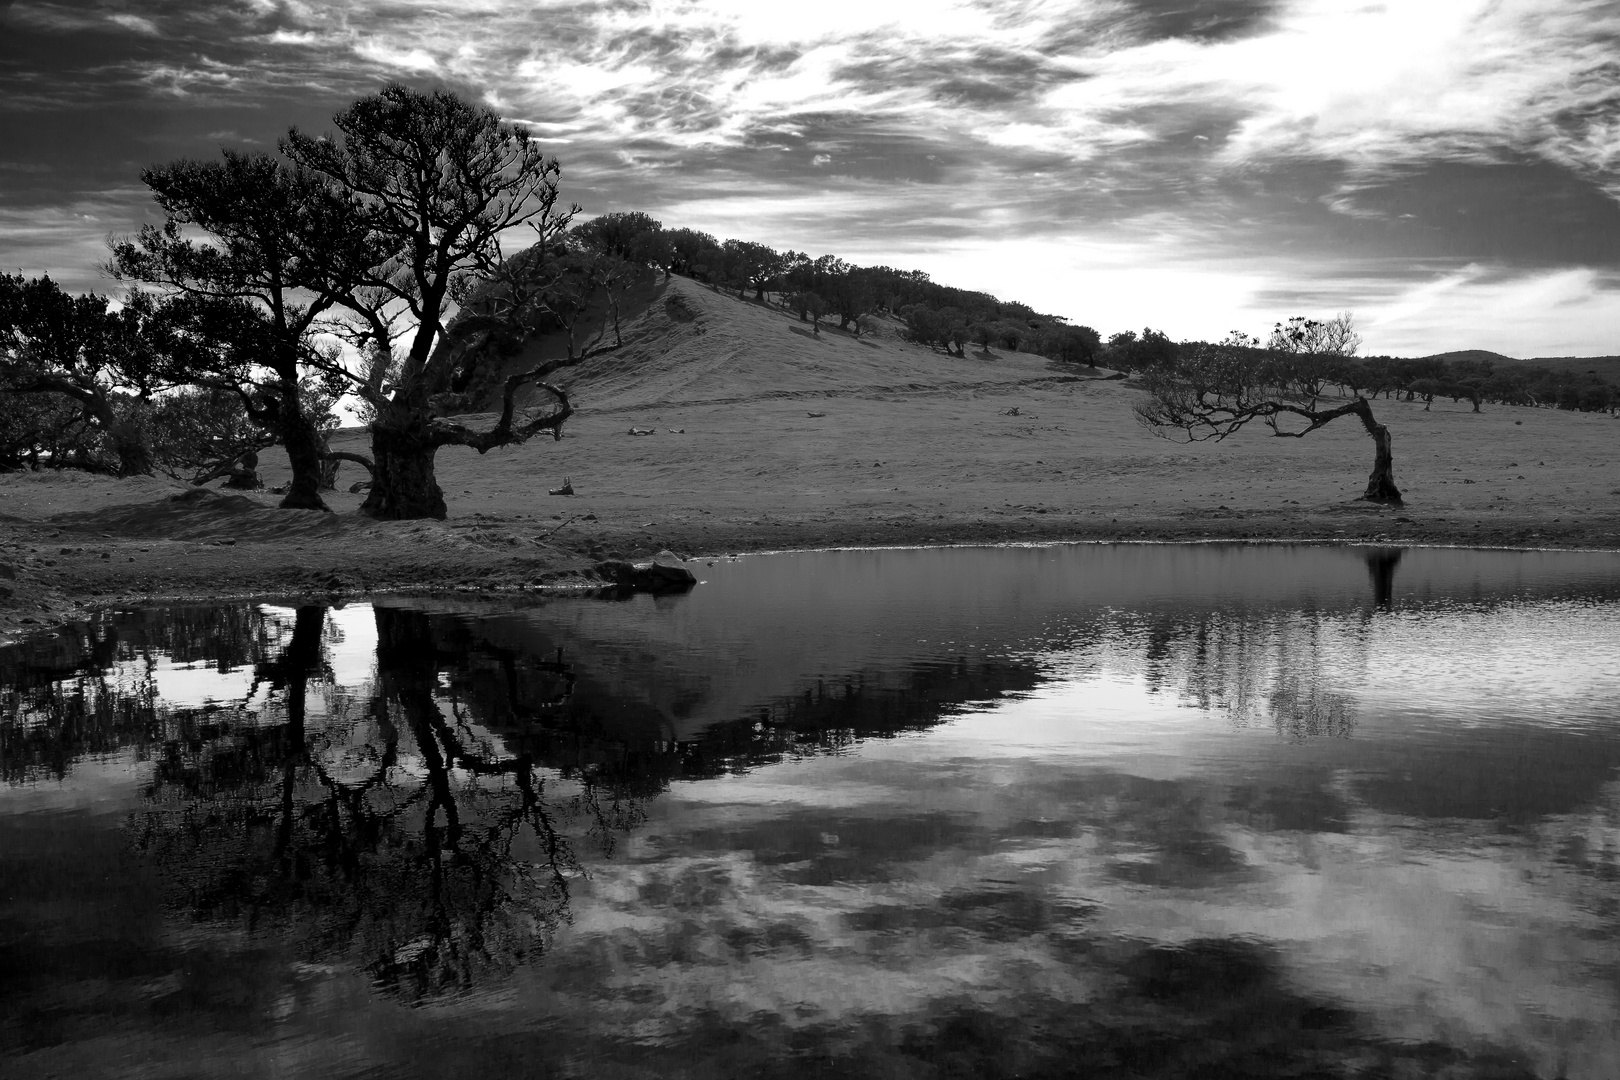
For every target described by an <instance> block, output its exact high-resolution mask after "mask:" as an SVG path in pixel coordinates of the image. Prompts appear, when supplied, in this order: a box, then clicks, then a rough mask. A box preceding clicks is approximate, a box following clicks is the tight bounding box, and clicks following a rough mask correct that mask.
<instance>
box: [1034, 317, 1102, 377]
mask: <svg viewBox="0 0 1620 1080" xmlns="http://www.w3.org/2000/svg"><path fill="white" fill-rule="evenodd" d="M1101 348H1102V336H1101V335H1100V334H1098V333H1097V331H1095V330H1093V329H1092V328H1091V327H1089V326H1062V325H1053V326H1049V327H1046V328H1044V329H1042V330H1039V331H1037V332H1036V334H1035V349H1036V351H1037V352H1039V353H1041V354H1042V355H1043V356H1049V357H1051V358H1052V359H1054V360H1059V361H1062V362H1063V363H1065V364H1086V365H1089V366H1090V367H1096V366H1097V353H1098V351H1099V350H1101Z"/></svg>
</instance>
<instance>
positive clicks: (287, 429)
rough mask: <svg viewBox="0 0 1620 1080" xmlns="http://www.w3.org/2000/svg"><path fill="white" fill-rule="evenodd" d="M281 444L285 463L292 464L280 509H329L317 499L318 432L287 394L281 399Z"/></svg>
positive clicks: (318, 481) (295, 398) (296, 399)
mask: <svg viewBox="0 0 1620 1080" xmlns="http://www.w3.org/2000/svg"><path fill="white" fill-rule="evenodd" d="M280 404H281V417H280V419H281V423H280V424H278V425H277V426H278V427H279V428H280V429H281V430H280V432H279V433H278V434H280V436H281V445H282V446H283V447H285V448H286V451H287V462H288V464H290V465H291V466H292V481H291V482H290V483H289V484H288V485H287V494H286V495H285V496H284V497H283V498H282V500H281V508H282V509H283V510H325V511H327V512H330V511H331V507H329V506H327V505H326V503H325V502H324V501H322V499H321V468H322V465H323V464H324V462H323V461H322V460H321V454H322V451H323V450H324V447H322V446H321V441H322V440H321V436H320V432H318V431H316V430H315V425H314V424H312V423H310V420H309V417H308V416H306V415H304V410H303V402H302V401H300V400H299V399H298V398H297V397H296V396H294V397H291V398H289V397H287V396H286V395H285V394H283V396H282V399H281V403H280Z"/></svg>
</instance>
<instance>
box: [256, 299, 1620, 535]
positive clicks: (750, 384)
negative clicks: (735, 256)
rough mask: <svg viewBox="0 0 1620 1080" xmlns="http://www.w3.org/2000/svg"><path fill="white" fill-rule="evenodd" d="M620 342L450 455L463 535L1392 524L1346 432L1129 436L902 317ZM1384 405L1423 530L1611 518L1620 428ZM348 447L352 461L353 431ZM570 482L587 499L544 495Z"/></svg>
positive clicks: (448, 469) (1025, 363)
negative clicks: (511, 427)
mask: <svg viewBox="0 0 1620 1080" xmlns="http://www.w3.org/2000/svg"><path fill="white" fill-rule="evenodd" d="M624 330H625V341H626V345H625V347H624V349H622V350H620V351H619V352H616V353H611V354H607V355H604V356H601V357H598V358H596V359H595V360H593V361H590V362H589V363H587V364H585V365H584V366H582V367H581V368H578V369H575V370H572V371H569V372H567V373H566V377H565V378H564V379H563V380H562V381H563V382H564V384H565V385H566V387H567V388H568V389H569V391H570V392H571V393H572V394H573V396H574V400H575V402H576V405H577V406H578V408H579V413H578V415H577V416H576V417H575V418H574V419H573V420H571V421H570V422H569V424H568V426H567V428H566V437H565V438H564V439H563V440H562V441H561V442H552V441H551V440H549V439H546V440H536V441H534V442H531V443H529V444H526V445H524V446H519V447H512V448H508V449H503V450H495V451H491V452H490V453H489V454H487V455H484V456H482V457H481V456H479V455H477V454H474V453H471V452H468V451H462V450H457V449H447V450H446V451H444V452H443V453H441V454H440V455H439V459H438V461H439V471H440V479H441V483H442V484H443V486H444V489H445V496H446V499H447V500H448V502H449V504H450V513H451V516H452V518H453V519H465V518H466V517H468V516H471V515H474V514H482V515H484V516H485V519H486V520H488V519H512V518H514V517H518V516H522V517H524V518H532V519H533V520H536V521H542V522H543V521H546V520H551V521H553V522H554V523H555V524H560V523H561V522H563V521H566V520H568V519H569V518H571V517H572V518H579V519H584V515H586V514H594V515H595V519H594V520H591V521H589V522H588V523H585V522H583V520H582V521H576V522H575V523H574V524H570V525H566V526H563V531H562V532H560V533H559V534H558V539H559V540H568V539H569V538H571V537H572V538H577V540H578V541H579V542H580V543H583V544H585V545H586V546H587V547H588V546H589V544H590V543H591V542H592V541H591V537H593V536H601V537H606V539H604V540H603V541H601V542H602V543H606V544H609V545H613V544H617V545H619V546H621V547H623V548H625V549H627V550H628V549H629V548H631V547H636V546H641V547H645V546H648V545H652V546H654V548H655V549H656V546H657V545H659V544H663V543H669V544H677V543H678V544H682V545H685V546H686V547H687V548H688V549H692V550H725V549H727V548H736V547H752V546H761V545H763V546H780V547H787V546H794V545H802V544H812V545H813V544H820V543H860V542H871V543H877V542H898V541H903V540H918V541H926V540H928V539H930V538H933V539H937V540H946V539H1007V538H1019V537H1033V536H1061V535H1075V536H1094V535H1103V534H1116V535H1136V536H1139V535H1165V536H1169V535H1209V534H1215V535H1315V536H1332V535H1360V534H1365V533H1366V532H1367V530H1369V529H1374V530H1376V529H1379V528H1385V527H1387V525H1386V526H1380V525H1379V524H1378V521H1379V520H1386V521H1387V520H1388V519H1391V518H1393V517H1394V516H1396V515H1395V514H1392V513H1389V512H1384V511H1377V510H1375V509H1373V508H1371V507H1369V506H1368V505H1367V504H1365V503H1359V502H1356V501H1355V497H1356V496H1357V495H1358V494H1359V493H1360V492H1361V490H1362V488H1363V487H1364V485H1365V483H1366V476H1367V471H1368V469H1369V468H1370V467H1371V464H1372V444H1371V442H1370V441H1369V440H1368V439H1367V438H1366V436H1365V435H1363V434H1362V432H1361V430H1360V428H1359V427H1357V426H1355V425H1354V424H1351V423H1339V424H1334V425H1331V426H1330V427H1328V428H1325V429H1323V430H1322V431H1320V432H1317V433H1315V434H1313V435H1312V436H1310V437H1309V438H1307V439H1300V440H1295V439H1276V438H1270V437H1268V435H1267V433H1266V431H1265V429H1264V428H1260V427H1256V428H1254V429H1252V430H1245V431H1244V432H1242V433H1241V434H1240V435H1238V436H1236V437H1234V438H1232V439H1229V440H1227V441H1226V442H1223V443H1202V444H1196V445H1189V444H1187V443H1185V442H1175V441H1171V440H1167V439H1163V438H1160V437H1158V436H1156V435H1155V434H1154V433H1152V432H1150V431H1147V430H1145V429H1143V428H1142V427H1141V426H1140V425H1138V424H1137V423H1136V421H1135V418H1134V416H1133V415H1132V412H1131V404H1132V401H1133V400H1134V397H1135V395H1136V391H1135V390H1134V389H1132V388H1131V386H1130V385H1129V384H1128V383H1126V382H1124V381H1115V380H1110V379H1108V378H1107V376H1108V375H1110V374H1111V373H1110V372H1107V371H1103V370H1092V369H1084V368H1082V369H1077V370H1061V369H1059V368H1058V367H1057V366H1055V365H1052V364H1050V363H1048V362H1047V361H1045V360H1043V359H1041V358H1040V357H1036V356H1031V355H1029V354H1026V353H1003V352H1000V351H995V352H991V353H987V354H980V353H978V351H977V350H976V348H975V347H973V346H969V348H968V355H967V357H966V358H956V357H950V356H946V355H944V354H943V353H937V352H934V351H932V350H930V349H927V348H924V347H921V346H917V345H913V344H910V343H908V342H904V341H901V340H899V338H898V326H897V325H896V324H892V323H891V324H886V325H884V326H883V327H881V328H880V330H879V332H878V334H877V335H875V337H873V338H871V339H866V338H863V339H860V340H857V339H856V338H854V337H853V336H851V335H848V334H842V333H839V332H838V331H836V330H830V329H825V328H824V329H823V330H822V333H821V335H820V337H819V338H817V337H815V336H813V335H812V334H811V332H810V329H809V328H808V326H806V325H803V324H801V323H799V322H798V320H797V318H796V317H795V316H793V315H791V314H789V313H786V312H783V311H781V310H779V309H776V308H774V307H769V306H765V305H761V304H757V303H754V302H753V301H751V300H738V299H737V298H736V296H735V295H734V294H729V293H721V292H715V291H713V290H711V289H709V288H708V287H707V286H704V285H701V284H699V283H697V282H694V281H691V280H689V279H686V278H680V277H677V278H674V279H673V280H671V281H669V282H667V283H666V282H659V283H657V285H656V287H655V290H654V292H652V293H650V294H649V296H648V297H647V299H646V303H645V304H644V305H643V306H642V309H641V311H640V313H639V314H637V315H636V316H635V317H634V318H633V319H630V320H627V321H626V323H625V327H624ZM552 344H554V343H551V344H548V343H546V342H537V343H535V344H534V345H533V347H532V348H533V350H534V351H533V352H532V354H528V355H525V356H523V357H519V358H516V359H515V361H514V362H517V363H527V362H532V361H533V360H534V359H536V358H538V356H539V355H540V354H541V353H542V352H543V350H545V349H547V348H550V347H552ZM1376 408H1377V415H1378V418H1379V419H1380V420H1381V421H1382V422H1383V423H1385V424H1387V425H1388V426H1389V427H1390V429H1391V430H1392V432H1393V434H1394V440H1395V471H1396V479H1397V481H1398V482H1399V483H1400V485H1401V486H1402V488H1403V490H1405V491H1406V492H1407V495H1408V500H1409V501H1408V507H1407V509H1406V510H1405V511H1403V512H1401V513H1400V516H1401V517H1402V518H1403V519H1404V520H1405V521H1407V522H1409V523H1410V524H1411V526H1412V528H1413V529H1416V528H1418V527H1419V526H1423V527H1427V528H1432V529H1433V530H1435V533H1438V534H1444V535H1447V536H1450V537H1453V538H1461V537H1475V536H1479V537H1482V538H1491V537H1494V536H1498V535H1499V530H1501V529H1503V528H1506V527H1508V526H1509V525H1511V526H1512V527H1514V528H1516V529H1520V530H1526V531H1525V532H1524V535H1528V532H1529V531H1534V530H1536V529H1539V528H1542V527H1547V528H1552V529H1553V530H1555V531H1562V530H1563V528H1564V527H1566V526H1567V524H1568V523H1571V522H1575V521H1577V520H1578V519H1584V518H1585V517H1587V516H1590V515H1596V516H1599V517H1602V516H1604V515H1613V514H1614V512H1615V509H1616V506H1617V503H1620V500H1617V498H1616V496H1615V494H1614V492H1616V491H1620V455H1617V454H1616V453H1615V451H1614V445H1615V442H1614V438H1615V435H1616V433H1617V432H1620V427H1617V426H1616V423H1617V422H1616V421H1615V420H1613V419H1611V418H1609V417H1607V416H1602V415H1590V414H1574V413H1560V412H1554V411H1552V410H1547V409H1521V408H1511V407H1505V406H1490V405H1487V406H1486V407H1485V409H1484V411H1483V412H1480V413H1474V412H1473V411H1472V408H1471V406H1470V405H1469V404H1468V402H1466V401H1464V402H1461V403H1456V404H1454V403H1452V402H1449V401H1445V400H1441V401H1438V402H1436V403H1435V404H1434V405H1433V407H1432V409H1431V410H1430V411H1427V412H1426V411H1424V409H1423V405H1422V403H1421V402H1415V403H1410V404H1409V403H1405V402H1398V401H1383V400H1381V401H1379V402H1378V404H1377V406H1376ZM632 428H641V429H646V428H651V429H652V430H653V432H654V434H651V435H643V436H637V435H631V434H630V430H631V429H632ZM348 438H351V439H354V440H356V446H355V448H356V449H361V448H363V447H362V446H361V445H360V443H359V440H360V438H361V434H360V433H358V432H357V433H353V434H352V435H350V436H348ZM266 476H267V479H270V474H269V473H267V474H266ZM564 476H567V477H570V478H571V479H572V481H573V484H574V488H575V490H576V491H577V492H578V495H577V496H576V497H574V498H567V497H556V496H550V495H548V494H547V490H548V489H549V488H551V487H554V486H557V485H559V484H561V482H562V480H563V478H564ZM352 498H353V499H354V500H355V501H356V502H357V501H358V496H354V497H352ZM553 515H557V516H556V517H553ZM1526 522H1531V523H1532V524H1531V525H1530V526H1526V524H1525V523H1526ZM1536 523H1544V524H1536ZM549 527H554V526H548V528H549ZM1476 529H1478V530H1481V531H1478V532H1476V531H1475V530H1476ZM1431 535H1433V534H1431ZM632 541H633V542H632Z"/></svg>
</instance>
